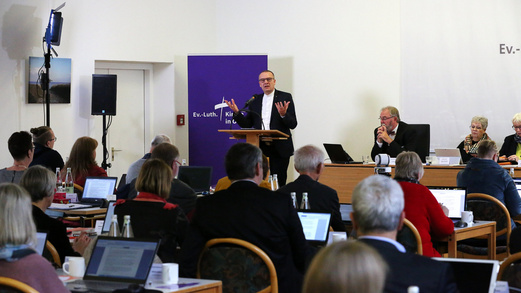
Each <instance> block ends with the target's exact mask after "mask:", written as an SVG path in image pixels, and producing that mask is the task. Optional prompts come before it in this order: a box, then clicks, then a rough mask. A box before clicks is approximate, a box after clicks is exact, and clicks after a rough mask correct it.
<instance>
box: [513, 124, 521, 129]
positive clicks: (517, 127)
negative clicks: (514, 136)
mask: <svg viewBox="0 0 521 293" xmlns="http://www.w3.org/2000/svg"><path fill="white" fill-rule="evenodd" d="M512 129H514V130H517V129H521V125H520V126H515V125H512Z"/></svg>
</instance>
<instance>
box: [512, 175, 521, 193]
mask: <svg viewBox="0 0 521 293" xmlns="http://www.w3.org/2000/svg"><path fill="white" fill-rule="evenodd" d="M512 179H513V180H514V184H515V185H516V189H517V192H518V193H519V196H520V197H521V178H512Z"/></svg>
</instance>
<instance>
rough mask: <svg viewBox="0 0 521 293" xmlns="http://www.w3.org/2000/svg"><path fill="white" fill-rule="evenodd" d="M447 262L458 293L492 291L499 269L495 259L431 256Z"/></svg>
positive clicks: (488, 292) (492, 292)
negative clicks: (452, 272)
mask: <svg viewBox="0 0 521 293" xmlns="http://www.w3.org/2000/svg"><path fill="white" fill-rule="evenodd" d="M433 259H435V260H437V261H444V262H448V263H449V264H450V265H451V266H452V269H453V270H454V278H455V280H456V284H457V286H458V289H459V291H460V293H494V290H495V288H496V278H497V274H498V271H499V262H498V261H497V260H485V259H483V260H482V259H464V258H443V257H433Z"/></svg>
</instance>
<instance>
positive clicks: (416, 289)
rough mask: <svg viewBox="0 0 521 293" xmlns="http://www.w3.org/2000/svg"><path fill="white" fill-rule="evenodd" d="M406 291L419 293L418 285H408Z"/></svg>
mask: <svg viewBox="0 0 521 293" xmlns="http://www.w3.org/2000/svg"><path fill="white" fill-rule="evenodd" d="M407 293H420V287H418V286H409V288H407Z"/></svg>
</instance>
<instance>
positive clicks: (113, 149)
mask: <svg viewBox="0 0 521 293" xmlns="http://www.w3.org/2000/svg"><path fill="white" fill-rule="evenodd" d="M110 150H111V153H112V161H113V162H114V152H121V151H122V150H117V149H115V148H114V147H111V149H110Z"/></svg>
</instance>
